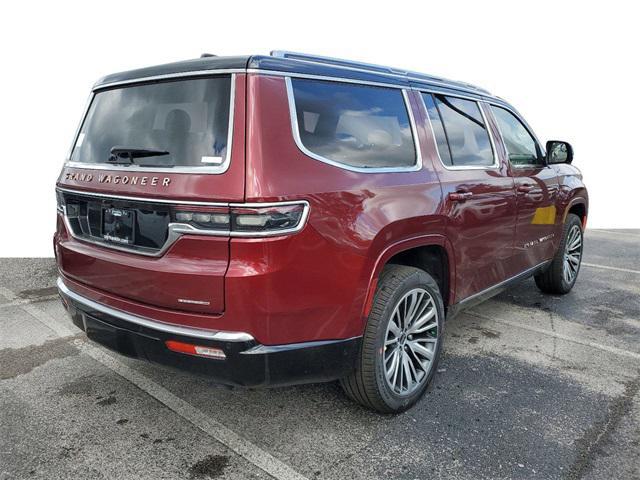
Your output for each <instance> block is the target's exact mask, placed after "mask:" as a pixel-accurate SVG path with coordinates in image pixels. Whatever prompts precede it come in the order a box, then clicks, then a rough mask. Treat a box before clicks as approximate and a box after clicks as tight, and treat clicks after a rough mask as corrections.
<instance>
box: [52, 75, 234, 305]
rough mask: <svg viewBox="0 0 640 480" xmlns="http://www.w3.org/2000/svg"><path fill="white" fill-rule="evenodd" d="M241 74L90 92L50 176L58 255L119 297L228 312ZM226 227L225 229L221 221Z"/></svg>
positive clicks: (76, 276)
mask: <svg viewBox="0 0 640 480" xmlns="http://www.w3.org/2000/svg"><path fill="white" fill-rule="evenodd" d="M244 102H245V75H244V74H221V75H215V74H212V75H209V76H206V77H193V78H185V77H184V75H182V76H176V77H175V78H171V77H169V78H164V79H163V80H162V81H160V82H159V81H155V82H149V83H141V82H140V81H135V80H133V81H128V82H127V83H125V84H118V85H115V86H114V85H109V86H106V87H104V88H98V89H97V90H96V91H95V92H94V95H93V98H92V100H91V103H90V106H89V108H88V111H87V114H86V116H85V119H84V120H83V123H82V125H81V127H80V129H79V132H78V134H77V137H76V141H75V145H74V148H73V150H72V152H71V155H70V160H69V161H68V162H67V163H66V164H65V167H64V168H63V171H62V173H61V175H60V178H59V180H58V183H57V192H58V205H59V211H60V215H59V226H58V234H57V235H58V247H57V251H56V255H57V258H58V265H59V267H60V269H61V271H62V273H63V274H64V275H65V276H66V277H67V278H70V279H72V280H75V281H77V282H80V283H82V284H84V285H87V286H90V287H93V288H96V289H98V290H101V291H104V292H107V293H111V294H114V295H117V296H120V297H123V298H126V299H131V300H134V301H138V302H141V303H146V304H151V305H154V306H159V307H166V308H172V309H179V310H187V311H198V312H206V313H220V312H222V311H224V275H225V272H226V270H227V267H228V263H229V237H228V235H223V234H217V233H212V234H211V235H203V234H198V235H194V234H190V233H189V232H190V230H192V229H194V228H195V229H198V230H199V231H200V232H202V231H203V230H204V231H207V229H210V230H212V231H220V230H224V229H225V225H221V224H216V223H215V222H217V221H218V222H221V221H223V220H224V219H225V218H226V219H227V221H228V215H227V216H226V217H225V215H226V214H227V213H228V207H227V204H228V203H229V202H242V201H244V179H245V164H244V111H245V107H244ZM226 228H228V225H227V226H226Z"/></svg>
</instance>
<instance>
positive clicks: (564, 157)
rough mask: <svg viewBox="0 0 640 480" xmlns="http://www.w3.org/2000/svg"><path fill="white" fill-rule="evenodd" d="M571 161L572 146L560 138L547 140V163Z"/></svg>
mask: <svg viewBox="0 0 640 480" xmlns="http://www.w3.org/2000/svg"><path fill="white" fill-rule="evenodd" d="M572 161H573V147H572V146H571V145H570V144H569V143H567V142H562V141H560V140H549V141H548V142H547V164H549V165H551V164H554V163H571V162H572Z"/></svg>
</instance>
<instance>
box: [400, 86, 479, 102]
mask: <svg viewBox="0 0 640 480" xmlns="http://www.w3.org/2000/svg"><path fill="white" fill-rule="evenodd" d="M411 89H412V90H415V91H418V92H424V93H434V94H436V95H445V96H447V97H456V98H462V99H463V100H471V101H473V102H485V101H486V99H487V96H486V95H481V94H476V96H475V97H474V96H471V95H464V94H462V93H457V92H450V91H446V90H438V89H437V88H425V87H411Z"/></svg>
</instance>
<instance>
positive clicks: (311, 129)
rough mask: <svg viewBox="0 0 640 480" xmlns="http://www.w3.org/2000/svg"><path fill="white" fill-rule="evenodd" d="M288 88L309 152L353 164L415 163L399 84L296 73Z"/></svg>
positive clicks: (412, 144)
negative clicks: (372, 83) (311, 77)
mask: <svg viewBox="0 0 640 480" xmlns="http://www.w3.org/2000/svg"><path fill="white" fill-rule="evenodd" d="M291 88H292V90H293V98H294V103H295V114H296V118H297V120H298V134H299V136H300V141H301V142H302V145H303V146H304V147H305V148H306V149H307V150H309V151H310V152H311V153H313V154H315V155H318V156H320V157H322V158H323V159H328V160H331V161H333V162H337V163H342V164H344V165H348V166H351V167H358V168H385V167H386V168H389V167H391V168H393V167H396V168H403V167H405V168H406V167H411V166H413V165H415V164H416V163H417V155H416V149H415V143H414V140H413V133H412V131H411V123H410V121H409V114H408V112H407V106H406V104H405V100H404V96H403V94H402V91H401V90H400V89H395V88H382V87H370V86H364V85H355V84H354V85H352V84H347V83H339V82H331V81H318V80H305V79H296V78H292V79H291Z"/></svg>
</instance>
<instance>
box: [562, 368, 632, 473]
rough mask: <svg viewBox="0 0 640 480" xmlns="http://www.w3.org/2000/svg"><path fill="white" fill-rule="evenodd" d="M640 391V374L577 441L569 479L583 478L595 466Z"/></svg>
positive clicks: (628, 383) (627, 383) (626, 384)
mask: <svg viewBox="0 0 640 480" xmlns="http://www.w3.org/2000/svg"><path fill="white" fill-rule="evenodd" d="M639 391H640V376H638V377H636V378H635V379H634V380H631V381H629V382H626V383H625V388H624V392H623V393H622V395H620V396H619V397H617V398H616V399H615V400H613V402H611V403H610V404H609V408H608V410H607V415H606V416H605V418H604V419H603V420H601V421H600V422H597V423H596V424H594V425H593V426H592V427H591V428H589V429H588V430H587V431H586V432H585V433H584V434H583V435H582V437H580V438H579V439H577V440H576V441H575V444H576V445H577V447H578V452H577V455H576V460H575V461H574V463H573V465H572V466H571V468H570V469H569V470H568V472H567V476H566V478H567V479H568V480H577V479H580V478H583V477H584V476H585V475H586V474H587V473H588V472H589V471H590V470H591V468H592V467H593V460H594V457H596V456H597V455H598V454H601V453H602V448H603V447H604V446H605V445H606V444H607V443H608V442H609V440H610V438H611V435H612V434H613V432H614V431H615V429H616V428H617V427H618V425H619V424H620V421H621V420H622V418H623V417H624V416H626V415H627V414H628V413H629V412H630V411H631V408H632V407H633V398H634V397H635V396H636V395H637V394H638V392H639Z"/></svg>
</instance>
